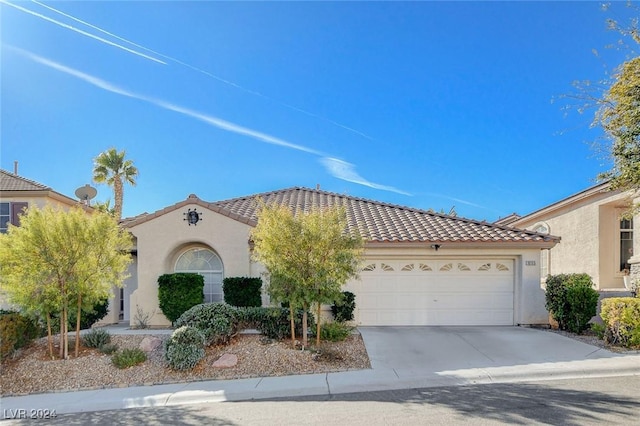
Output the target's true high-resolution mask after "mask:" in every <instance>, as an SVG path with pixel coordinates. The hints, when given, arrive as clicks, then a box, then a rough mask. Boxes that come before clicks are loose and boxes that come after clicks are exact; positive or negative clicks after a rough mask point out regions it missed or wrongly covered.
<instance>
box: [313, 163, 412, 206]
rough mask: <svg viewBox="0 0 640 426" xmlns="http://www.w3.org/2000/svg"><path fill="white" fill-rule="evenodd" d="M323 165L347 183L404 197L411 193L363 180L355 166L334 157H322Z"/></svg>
mask: <svg viewBox="0 0 640 426" xmlns="http://www.w3.org/2000/svg"><path fill="white" fill-rule="evenodd" d="M320 162H321V163H322V165H323V166H324V167H325V169H327V170H328V171H329V173H331V174H332V175H333V176H334V177H337V178H338V179H342V180H346V181H347V182H353V183H357V184H359V185H364V186H368V187H370V188H374V189H381V190H383V191H390V192H396V193H398V194H402V195H409V196H411V194H410V193H408V192H405V191H401V190H399V189H397V188H394V187H393V186H387V185H380V184H378V183H373V182H370V181H368V180H367V179H365V178H363V177H362V176H360V175H359V174H358V172H356V169H355V166H354V165H353V164H351V163H347V162H346V161H343V160H339V159H337V158H333V157H322V158H321V159H320Z"/></svg>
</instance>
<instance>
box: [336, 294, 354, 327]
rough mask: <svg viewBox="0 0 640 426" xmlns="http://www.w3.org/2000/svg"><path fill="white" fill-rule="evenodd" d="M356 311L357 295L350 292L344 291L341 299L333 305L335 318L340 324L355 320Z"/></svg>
mask: <svg viewBox="0 0 640 426" xmlns="http://www.w3.org/2000/svg"><path fill="white" fill-rule="evenodd" d="M355 309H356V295H355V294H353V293H351V292H350V291H343V292H342V295H341V297H340V299H338V300H336V301H335V302H334V304H333V305H331V312H332V313H333V318H334V319H335V320H336V321H338V322H344V321H351V320H353V311H354V310H355Z"/></svg>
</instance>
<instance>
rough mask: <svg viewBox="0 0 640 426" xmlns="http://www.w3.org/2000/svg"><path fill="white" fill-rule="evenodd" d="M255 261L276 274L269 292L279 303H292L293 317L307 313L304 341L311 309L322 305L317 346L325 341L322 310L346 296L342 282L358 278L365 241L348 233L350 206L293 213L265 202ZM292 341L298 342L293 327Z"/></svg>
mask: <svg viewBox="0 0 640 426" xmlns="http://www.w3.org/2000/svg"><path fill="white" fill-rule="evenodd" d="M251 236H252V239H253V242H254V252H253V256H254V259H255V260H257V261H259V262H261V263H263V264H264V265H265V267H266V268H267V271H268V272H269V274H270V283H269V287H268V291H269V294H270V296H271V297H272V298H273V299H274V300H276V301H282V302H288V303H289V309H290V317H291V319H293V317H294V312H295V309H296V308H302V309H303V311H304V312H305V314H304V315H305V317H304V318H303V331H302V334H303V336H302V339H303V345H305V346H306V345H307V326H306V323H307V318H306V311H307V310H308V309H309V308H310V307H311V306H313V305H315V307H316V308H317V320H318V321H317V330H316V344H319V343H320V326H321V321H320V312H321V311H320V310H321V306H322V304H324V303H332V302H333V301H334V300H336V298H338V297H339V296H340V292H341V289H342V286H344V284H345V283H346V282H347V281H348V280H349V279H350V278H353V277H355V276H357V274H358V271H359V266H360V262H361V257H362V250H363V239H362V238H361V237H360V236H359V235H351V234H349V233H348V232H347V215H346V212H345V210H344V208H341V207H334V208H327V209H313V210H311V211H309V212H300V213H298V214H297V215H294V214H293V212H292V211H291V210H290V209H289V208H287V207H284V206H277V205H265V204H262V205H261V206H260V209H259V213H258V224H257V225H256V227H255V228H254V230H253V232H252V234H251ZM291 329H292V339H293V340H295V334H294V331H293V330H294V327H293V326H292V328H291Z"/></svg>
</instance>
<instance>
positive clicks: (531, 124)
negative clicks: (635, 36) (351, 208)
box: [0, 0, 631, 220]
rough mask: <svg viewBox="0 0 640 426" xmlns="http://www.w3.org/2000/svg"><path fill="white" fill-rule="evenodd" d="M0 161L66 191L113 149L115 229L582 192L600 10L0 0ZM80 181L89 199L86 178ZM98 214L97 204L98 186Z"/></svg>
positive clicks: (592, 161)
mask: <svg viewBox="0 0 640 426" xmlns="http://www.w3.org/2000/svg"><path fill="white" fill-rule="evenodd" d="M0 14H1V17H0V19H1V20H0V24H1V27H2V28H1V30H0V31H1V40H2V46H1V48H2V50H1V55H2V56H1V75H0V76H1V126H2V127H1V140H0V143H1V145H0V164H1V166H2V168H3V169H5V170H10V171H11V170H13V164H14V161H16V160H17V161H19V173H20V175H22V176H25V177H27V178H30V179H34V180H36V181H39V182H41V183H43V184H46V185H49V186H51V187H52V188H54V189H55V190H57V191H59V192H62V193H64V194H66V195H70V196H73V193H74V191H75V189H76V188H78V187H80V186H83V185H84V184H86V183H90V182H91V171H92V164H93V158H95V157H96V156H97V155H98V154H99V153H100V152H102V151H104V150H106V149H108V148H110V147H116V148H117V149H118V150H123V149H124V150H126V152H127V156H128V158H130V159H132V160H134V162H135V164H136V166H137V167H138V168H139V170H140V176H139V178H138V185H137V186H136V187H126V188H125V201H124V216H132V215H136V214H139V213H142V212H144V211H147V212H152V211H155V210H158V209H161V208H163V207H166V206H168V205H171V204H174V203H176V202H179V201H182V200H184V199H185V198H186V197H187V196H188V195H189V194H191V193H195V194H196V195H198V196H199V197H200V198H202V199H204V200H206V201H216V200H222V199H227V198H233V197H238V196H244V195H250V194H254V193H259V192H263V191H271V190H277V189H282V188H288V187H292V186H306V187H315V186H316V185H317V184H319V185H320V186H321V188H322V189H324V190H327V191H332V192H337V193H344V194H349V195H352V196H357V197H363V198H370V199H374V200H379V201H384V202H389V203H394V204H400V205H407V206H411V207H417V208H422V209H429V208H433V209H435V210H437V211H440V210H444V211H445V212H448V211H449V210H450V209H451V208H452V207H453V206H455V210H456V211H457V213H458V215H460V216H464V217H469V218H474V219H479V220H483V219H486V220H495V219H497V218H498V217H502V216H506V215H508V214H510V213H512V212H518V213H520V214H525V213H529V212H532V211H534V210H537V209H538V208H541V207H543V206H545V205H546V204H549V203H551V202H554V201H557V200H559V199H562V198H564V197H566V196H568V195H571V194H573V193H576V192H578V191H581V190H582V189H585V188H587V187H589V186H590V185H593V184H594V183H595V180H594V179H595V177H596V175H597V174H598V173H599V172H601V171H604V170H606V169H607V168H608V167H609V164H608V163H607V162H606V161H604V160H603V159H602V158H599V157H598V156H597V155H596V153H595V152H594V150H592V149H591V147H590V145H589V144H590V142H592V141H594V140H595V139H596V138H597V137H598V135H599V134H600V132H599V130H598V129H590V128H589V127H590V123H591V121H592V118H593V112H587V113H585V114H583V115H580V114H578V113H577V112H576V111H575V110H571V111H569V113H568V114H567V113H566V111H564V110H563V106H564V105H565V104H566V103H567V101H566V100H563V99H561V97H562V96H563V95H565V94H568V93H571V92H572V91H573V88H572V82H573V81H575V80H592V81H599V80H601V79H603V78H605V77H606V76H607V75H608V74H610V73H611V72H613V70H614V69H615V67H616V66H617V65H618V64H620V63H621V62H622V61H623V60H624V59H625V55H627V54H628V52H627V51H626V50H624V49H623V50H620V49H607V46H608V45H610V44H611V43H615V42H616V41H617V40H619V39H620V36H619V34H618V33H616V32H614V31H609V30H607V26H606V19H607V18H616V19H619V20H622V21H624V20H625V19H627V18H628V17H629V16H630V15H631V11H630V9H628V8H626V7H625V5H624V4H623V3H614V4H613V5H612V6H611V7H610V8H609V10H608V11H603V10H602V8H601V4H600V3H599V2H407V3H404V2H147V1H144V2H143V1H140V2H95V1H85V2H46V3H45V2H40V1H38V2H35V1H22V2H16V1H9V0H0ZM94 186H96V185H95V184H94ZM96 187H97V189H98V196H97V197H96V199H97V200H99V201H104V200H106V199H108V198H112V195H111V190H110V189H109V188H108V187H107V186H103V185H97V186H96Z"/></svg>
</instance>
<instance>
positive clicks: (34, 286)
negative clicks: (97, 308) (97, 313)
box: [0, 206, 131, 359]
mask: <svg viewBox="0 0 640 426" xmlns="http://www.w3.org/2000/svg"><path fill="white" fill-rule="evenodd" d="M130 247H131V237H130V235H129V234H128V233H127V232H126V231H124V230H122V229H121V228H120V227H119V226H118V224H117V223H116V221H115V220H114V219H113V218H112V217H111V216H109V215H106V214H103V213H94V214H87V213H86V212H85V211H84V210H82V209H80V208H73V209H71V210H69V211H62V210H57V209H54V208H53V207H51V206H46V207H44V208H43V209H38V208H35V207H30V208H29V209H28V210H27V211H26V213H25V214H23V215H22V217H21V220H20V226H10V227H9V229H8V232H7V233H6V234H0V283H1V284H2V288H3V290H4V291H5V293H6V295H7V298H8V301H9V302H10V303H12V304H14V305H17V306H19V307H20V308H21V309H22V310H23V311H24V312H26V313H30V314H36V315H39V316H40V317H44V318H45V319H46V322H47V332H48V333H47V334H48V339H49V353H50V355H51V356H52V357H53V345H52V330H51V316H52V314H53V313H59V318H60V321H59V324H60V339H61V340H60V343H61V344H60V357H61V358H65V359H66V358H68V344H69V337H68V320H69V312H70V310H71V309H75V311H76V347H75V354H76V356H78V350H79V343H80V336H79V333H80V322H81V317H82V310H83V309H84V310H85V311H86V310H89V309H91V308H92V307H93V306H94V305H95V304H96V303H97V302H98V301H99V300H101V299H103V298H105V297H109V296H111V289H112V286H118V287H121V286H122V283H123V281H124V279H125V278H126V270H127V266H128V265H129V263H130V262H131V256H130V255H129V254H128V249H130Z"/></svg>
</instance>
